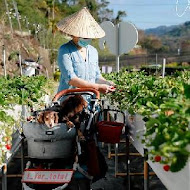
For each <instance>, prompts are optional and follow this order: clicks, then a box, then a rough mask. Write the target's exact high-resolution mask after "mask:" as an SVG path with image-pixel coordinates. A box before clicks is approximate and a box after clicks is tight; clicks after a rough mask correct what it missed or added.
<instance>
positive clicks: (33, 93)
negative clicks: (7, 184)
mask: <svg viewBox="0 0 190 190" xmlns="http://www.w3.org/2000/svg"><path fill="white" fill-rule="evenodd" d="M54 88H55V83H53V82H52V81H51V80H49V79H48V80H47V79H46V78H45V77H44V76H34V77H26V76H22V77H20V76H19V77H14V78H7V79H6V78H4V77H0V89H2V90H1V91H0V166H1V164H2V163H3V162H6V155H7V154H8V153H9V147H10V145H11V135H12V133H13V131H14V125H15V124H18V122H20V120H21V118H15V117H13V116H12V115H10V114H9V112H8V111H7V110H9V111H10V110H12V111H15V110H14V109H13V108H14V106H15V105H26V106H32V105H36V104H38V105H42V106H43V105H44V102H43V99H42V97H43V96H44V95H45V94H53V92H52V91H54ZM17 115H18V114H17Z"/></svg>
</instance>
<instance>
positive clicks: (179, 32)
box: [145, 21, 190, 38]
mask: <svg viewBox="0 0 190 190" xmlns="http://www.w3.org/2000/svg"><path fill="white" fill-rule="evenodd" d="M145 34H146V35H150V34H152V35H156V36H160V37H163V36H170V37H174V38H189V35H190V21H187V22H185V23H183V24H180V25H173V26H159V27H157V28H150V29H146V30H145Z"/></svg>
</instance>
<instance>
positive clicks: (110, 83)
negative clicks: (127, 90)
mask: <svg viewBox="0 0 190 190" xmlns="http://www.w3.org/2000/svg"><path fill="white" fill-rule="evenodd" d="M107 83H108V85H110V86H115V85H116V84H115V83H114V82H113V81H111V80H108V81H107Z"/></svg>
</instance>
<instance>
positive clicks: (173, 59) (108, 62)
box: [99, 53, 190, 72]
mask: <svg viewBox="0 0 190 190" xmlns="http://www.w3.org/2000/svg"><path fill="white" fill-rule="evenodd" d="M163 59H166V66H167V64H171V63H173V64H174V65H176V64H178V65H181V66H189V67H190V53H189V54H187V53H186V54H184V55H177V54H142V55H122V56H120V68H122V67H128V68H134V69H138V68H141V67H142V66H150V65H153V66H156V65H162V64H163ZM175 63H176V64H175ZM99 64H100V67H103V68H104V67H105V68H104V69H103V70H109V71H116V66H115V65H116V57H115V56H104V57H100V59H99ZM110 67H112V69H111V68H110ZM105 72H106V71H105Z"/></svg>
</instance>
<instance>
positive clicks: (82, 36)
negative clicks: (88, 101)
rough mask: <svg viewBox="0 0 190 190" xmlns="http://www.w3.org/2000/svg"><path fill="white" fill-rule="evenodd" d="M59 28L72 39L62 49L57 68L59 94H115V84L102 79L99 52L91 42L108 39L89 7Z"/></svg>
mask: <svg viewBox="0 0 190 190" xmlns="http://www.w3.org/2000/svg"><path fill="white" fill-rule="evenodd" d="M57 28H58V29H59V30H60V31H61V32H62V33H63V34H64V35H67V36H70V37H71V38H72V40H71V41H69V42H68V43H66V44H63V45H62V46H61V47H60V48H59V52H58V65H59V68H60V70H61V78H60V84H59V88H58V92H59V91H61V90H64V89H68V88H75V87H78V88H95V89H96V90H98V91H100V92H101V93H108V92H113V91H114V90H115V88H114V87H113V86H114V83H113V82H111V81H107V80H106V79H104V78H103V77H102V76H101V73H100V69H99V66H98V52H97V50H96V49H95V48H94V47H93V46H91V45H90V43H91V41H92V39H98V38H102V37H104V36H105V32H104V30H103V29H102V28H101V27H100V26H99V24H98V23H97V22H96V21H95V19H94V18H93V17H92V15H91V14H90V12H89V11H88V9H87V8H86V7H84V8H82V9H81V10H80V11H78V12H76V13H74V14H72V15H70V16H68V17H66V18H65V19H63V20H61V21H60V22H58V24H57Z"/></svg>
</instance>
